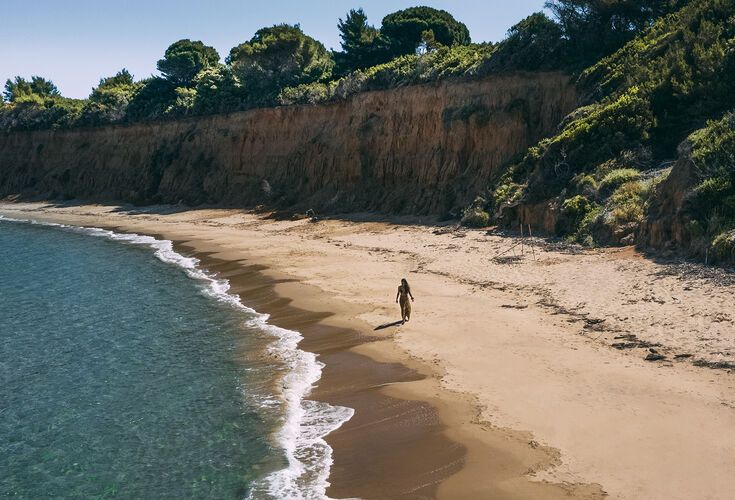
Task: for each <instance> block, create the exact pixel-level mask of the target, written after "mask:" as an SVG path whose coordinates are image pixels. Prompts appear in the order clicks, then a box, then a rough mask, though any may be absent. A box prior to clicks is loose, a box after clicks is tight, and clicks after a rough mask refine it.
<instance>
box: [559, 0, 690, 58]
mask: <svg viewBox="0 0 735 500" xmlns="http://www.w3.org/2000/svg"><path fill="white" fill-rule="evenodd" d="M685 3H686V0H549V1H547V2H546V4H545V5H546V8H548V9H549V10H550V11H551V12H552V14H553V15H554V17H556V19H558V21H559V24H560V26H561V28H562V31H563V33H564V36H565V37H566V38H567V40H568V41H569V44H570V51H571V55H572V57H573V58H575V59H577V60H578V61H580V62H581V63H582V64H586V63H590V62H593V61H594V60H596V59H599V58H600V57H602V56H605V55H608V54H611V53H612V52H614V51H615V50H617V49H619V48H620V47H622V46H623V44H625V43H626V42H627V41H629V40H631V39H632V38H633V37H634V36H635V35H636V34H637V33H639V32H640V31H641V30H643V29H644V28H646V27H647V26H649V25H650V24H651V23H652V22H653V21H654V20H655V19H657V18H658V17H660V16H662V15H663V14H666V13H668V12H673V11H674V10H677V9H678V8H680V7H681V6H682V5H683V4H685Z"/></svg>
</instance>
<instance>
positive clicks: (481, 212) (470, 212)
mask: <svg viewBox="0 0 735 500" xmlns="http://www.w3.org/2000/svg"><path fill="white" fill-rule="evenodd" d="M485 203H486V202H485V199H484V198H480V197H478V198H477V199H475V201H474V202H473V203H472V205H470V206H469V207H467V208H466V209H465V211H464V213H463V215H462V220H461V224H462V225H463V226H467V227H486V226H487V225H488V224H489V223H490V214H489V213H487V212H486V211H485V209H484V207H485Z"/></svg>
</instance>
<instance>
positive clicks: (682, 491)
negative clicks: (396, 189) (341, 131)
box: [0, 204, 735, 498]
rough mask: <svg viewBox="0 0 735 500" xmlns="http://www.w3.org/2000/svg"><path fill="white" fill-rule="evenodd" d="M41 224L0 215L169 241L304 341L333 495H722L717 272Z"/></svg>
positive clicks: (396, 227)
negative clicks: (400, 293) (310, 355)
mask: <svg viewBox="0 0 735 500" xmlns="http://www.w3.org/2000/svg"><path fill="white" fill-rule="evenodd" d="M39 207H41V205H22V204H17V205H3V206H2V207H0V213H2V214H7V215H9V216H16V217H29V218H50V219H53V220H56V221H67V222H73V223H76V224H82V225H93V226H108V227H118V228H121V229H123V230H128V231H136V232H141V233H148V234H159V235H161V236H163V237H165V238H169V239H173V240H175V241H177V242H178V245H179V247H180V248H181V249H182V251H184V252H187V251H188V252H189V253H194V254H196V255H198V256H200V258H203V260H204V261H205V263H206V265H207V266H209V267H210V268H211V269H213V270H215V271H219V272H221V273H222V275H223V276H224V277H228V278H229V279H231V280H232V282H233V284H234V286H235V291H237V292H238V293H241V295H242V296H243V300H244V301H245V302H246V303H248V304H249V305H252V306H253V307H255V308H256V309H258V310H261V311H263V312H268V313H271V314H272V315H273V322H274V323H275V324H278V325H281V326H285V327H289V328H295V329H298V330H299V331H302V332H303V333H304V335H305V341H304V343H303V344H302V347H303V348H305V349H308V350H313V351H315V352H318V353H320V359H321V360H322V361H324V362H325V363H326V364H327V367H326V369H325V371H324V377H323V379H322V381H321V382H320V385H319V387H318V388H317V390H316V391H315V393H314V395H313V396H314V397H315V398H317V399H324V400H326V401H330V402H335V403H338V404H345V405H348V406H351V407H353V408H356V415H355V417H354V418H353V419H352V420H351V421H350V422H348V423H347V424H345V426H344V427H342V428H341V429H339V430H338V431H336V432H334V433H333V434H332V435H331V436H330V437H329V438H328V441H329V442H330V444H331V445H332V446H333V448H334V450H335V452H334V458H335V464H334V466H333V469H332V476H331V481H332V484H333V485H332V487H331V488H330V490H329V494H330V495H331V496H335V497H342V496H362V497H367V498H370V497H372V498H386V497H401V496H403V497H407V498H422V497H433V496H438V497H440V498H554V497H565V496H567V495H569V496H572V497H579V498H594V497H596V496H600V495H601V491H602V490H604V491H605V492H607V493H608V494H610V495H611V496H612V497H615V498H730V497H731V494H732V491H735V475H733V474H732V471H735V433H734V432H733V429H735V388H734V387H735V375H734V374H733V373H731V370H728V369H717V370H715V369H711V368H706V367H701V366H695V364H694V363H697V364H700V365H711V366H720V367H724V368H728V367H729V363H730V361H731V360H732V358H731V356H733V355H735V353H733V352H732V349H734V348H735V325H734V324H733V317H732V315H733V312H732V311H733V305H734V303H733V291H735V286H734V285H733V284H732V283H731V281H733V280H732V279H731V277H730V276H728V275H725V274H722V273H718V272H712V271H711V270H707V269H702V268H700V267H697V266H682V265H670V264H656V263H654V262H652V261H650V260H647V259H644V258H643V257H641V256H640V255H638V254H636V253H635V252H633V251H632V250H630V249H625V250H606V251H595V252H592V251H575V252H571V251H570V250H569V249H567V248H564V247H556V246H554V245H550V244H545V243H543V242H541V241H540V240H539V241H536V242H535V244H534V246H533V247H532V251H531V252H529V250H531V248H529V247H528V246H526V247H525V248H524V255H521V254H520V248H516V249H511V247H512V245H513V244H515V243H517V239H514V238H508V237H500V236H494V235H488V234H486V233H485V232H484V231H457V230H452V228H441V227H437V226H433V225H420V220H417V219H413V220H405V221H401V220H397V221H393V222H374V221H370V220H369V218H367V217H365V218H364V220H362V221H360V220H358V218H357V217H354V218H353V220H352V221H348V220H340V221H337V220H330V221H320V222H318V223H310V222H308V221H306V220H299V221H274V220H267V219H263V218H261V217H259V216H257V215H254V214H249V213H245V212H241V211H236V210H190V211H181V212H177V210H176V209H175V208H172V207H158V208H155V209H115V208H114V207H112V208H111V207H98V206H70V207H56V208H54V207H50V206H47V207H46V208H39ZM527 243H528V242H527ZM504 252H505V253H504ZM496 256H497V257H499V258H494V257H496ZM233 263H237V264H236V265H233ZM404 276H405V277H407V278H408V280H409V282H410V283H411V286H412V289H413V291H414V295H415V296H416V302H415V303H414V304H413V306H414V314H413V316H412V320H411V322H410V323H408V324H406V325H404V326H401V327H396V326H388V327H385V328H382V329H379V330H374V329H375V328H376V327H378V326H381V325H385V324H389V323H391V322H393V321H395V320H397V319H398V317H399V314H400V313H399V310H398V306H397V305H396V304H394V303H393V300H394V298H395V289H396V287H397V285H398V280H399V279H400V278H401V277H404ZM655 344H661V345H658V346H657V345H655ZM649 349H655V350H656V351H657V352H658V353H660V354H662V355H663V356H665V359H664V360H663V361H656V362H652V361H645V360H644V359H643V358H644V357H645V356H646V355H648V354H650V353H651V352H650V351H649ZM677 355H690V356H689V357H678V358H677V357H676V356H677ZM598 485H599V486H598Z"/></svg>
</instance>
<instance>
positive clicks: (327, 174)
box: [0, 73, 577, 215]
mask: <svg viewBox="0 0 735 500" xmlns="http://www.w3.org/2000/svg"><path fill="white" fill-rule="evenodd" d="M576 105H577V95H576V91H575V88H574V85H573V83H572V82H571V81H570V79H569V77H568V76H566V75H563V74H559V73H534V74H512V75H497V76H492V77H490V78H487V79H484V80H480V81H470V82H457V81H453V82H449V81H447V82H442V83H440V84H436V85H419V86H412V87H405V88H400V89H393V90H386V91H374V92H367V93H363V94H358V95H356V96H354V97H352V98H350V99H348V100H345V101H339V102H335V103H330V104H325V105H317V106H288V107H279V108H268V109H256V110H251V111H245V112H238V113H232V114H227V115H215V116H207V117H196V118H188V119H181V120H176V121H167V122H155V123H141V124H132V125H116V126H104V127H96V128H88V129H71V130H41V131H33V132H16V133H12V134H9V135H5V136H0V196H7V195H11V194H20V195H22V196H43V197H49V198H58V197H61V198H67V199H69V198H80V199H86V200H94V201H122V202H133V203H176V202H184V203H186V204H190V205H195V204H200V203H215V204H221V205H231V206H253V205H256V204H262V203H266V204H269V205H272V206H277V207H278V206H280V207H286V206H288V207H294V208H296V207H302V208H306V207H313V208H316V209H319V210H323V211H331V212H336V211H357V210H378V211H383V212H391V213H414V214H438V215H442V214H447V213H453V212H456V211H458V209H459V208H460V207H462V206H464V205H465V204H466V203H467V202H468V201H470V200H471V199H472V198H473V197H474V195H475V193H477V192H479V191H482V190H483V189H484V188H485V187H487V185H488V183H489V182H490V181H491V180H492V179H493V177H494V176H495V175H497V173H498V171H499V168H500V167H501V166H502V165H503V164H504V163H506V162H507V161H508V160H510V159H511V158H512V157H513V156H515V155H517V154H519V153H522V152H523V151H524V150H525V149H526V148H527V147H528V146H530V145H532V144H534V143H535V142H537V141H538V140H539V139H540V138H541V137H543V136H544V135H546V134H548V133H550V132H551V131H552V130H553V129H554V128H555V127H556V125H557V124H558V123H559V122H560V121H561V119H562V118H563V117H564V116H565V115H566V114H567V113H569V112H570V111H571V110H572V109H574V108H575V106H576Z"/></svg>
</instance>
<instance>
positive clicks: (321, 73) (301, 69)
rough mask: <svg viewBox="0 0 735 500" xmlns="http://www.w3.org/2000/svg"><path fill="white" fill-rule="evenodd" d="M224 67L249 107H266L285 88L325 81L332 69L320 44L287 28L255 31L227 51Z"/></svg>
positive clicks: (328, 57) (331, 63)
mask: <svg viewBox="0 0 735 500" xmlns="http://www.w3.org/2000/svg"><path fill="white" fill-rule="evenodd" d="M227 64H229V65H230V67H231V68H232V72H233V73H234V75H235V76H236V77H237V78H238V80H239V81H240V83H241V85H242V86H243V87H244V88H245V89H246V90H247V92H248V94H249V97H250V99H251V101H252V103H253V104H266V105H268V104H272V103H273V101H274V99H275V98H276V96H277V95H278V94H279V92H280V91H281V90H282V89H284V88H286V87H295V86H298V85H308V84H310V83H314V82H317V81H323V80H327V79H329V77H330V76H331V74H332V67H333V66H334V62H333V60H332V57H331V55H330V53H329V52H327V49H325V48H324V45H322V43H321V42H318V41H316V40H314V39H313V38H311V37H310V36H307V35H305V34H304V32H303V31H301V28H300V27H299V26H298V25H296V26H290V25H287V24H281V25H278V26H273V27H271V28H263V29H261V30H259V31H258V32H257V33H255V36H254V37H253V38H252V39H251V40H250V41H249V42H246V43H243V44H240V45H238V46H237V47H234V48H233V49H232V50H231V51H230V55H229V56H228V57H227Z"/></svg>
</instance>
